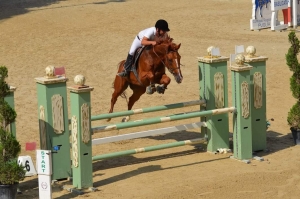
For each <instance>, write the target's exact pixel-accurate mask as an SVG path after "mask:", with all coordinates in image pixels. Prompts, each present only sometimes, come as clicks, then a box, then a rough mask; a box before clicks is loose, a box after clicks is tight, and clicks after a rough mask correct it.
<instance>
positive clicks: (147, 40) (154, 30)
mask: <svg viewBox="0 0 300 199" xmlns="http://www.w3.org/2000/svg"><path fill="white" fill-rule="evenodd" d="M168 31H170V29H169V27H168V22H167V21H165V20H163V19H160V20H158V21H157V22H156V23H155V27H151V28H147V29H145V30H142V31H141V32H139V34H138V35H137V36H136V37H135V39H134V40H133V42H132V44H131V48H130V50H129V53H128V56H127V59H126V62H125V64H124V70H123V71H122V72H121V73H118V74H117V75H118V76H120V77H126V76H127V75H128V74H129V71H130V68H131V66H132V62H133V54H134V52H135V51H136V49H138V48H139V47H142V46H147V45H153V46H154V45H155V44H156V41H153V40H154V36H155V35H156V36H159V37H162V36H164V35H165V33H166V32H168Z"/></svg>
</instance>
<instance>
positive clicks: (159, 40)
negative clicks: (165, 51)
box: [154, 34, 173, 44]
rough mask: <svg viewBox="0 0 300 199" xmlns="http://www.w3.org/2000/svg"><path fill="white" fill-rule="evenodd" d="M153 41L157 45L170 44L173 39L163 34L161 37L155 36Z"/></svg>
mask: <svg viewBox="0 0 300 199" xmlns="http://www.w3.org/2000/svg"><path fill="white" fill-rule="evenodd" d="M154 41H156V43H157V44H171V43H172V41H173V38H171V37H170V35H168V34H165V35H164V36H162V37H160V36H157V35H155V37H154Z"/></svg>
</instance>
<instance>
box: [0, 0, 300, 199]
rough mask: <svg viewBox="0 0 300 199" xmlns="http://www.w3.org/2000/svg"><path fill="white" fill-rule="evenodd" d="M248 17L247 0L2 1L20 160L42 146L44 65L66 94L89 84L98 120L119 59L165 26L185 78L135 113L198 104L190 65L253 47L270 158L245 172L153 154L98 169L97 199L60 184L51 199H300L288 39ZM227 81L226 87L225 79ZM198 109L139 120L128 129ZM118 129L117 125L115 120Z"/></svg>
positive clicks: (2, 47) (187, 155) (224, 163)
mask: <svg viewBox="0 0 300 199" xmlns="http://www.w3.org/2000/svg"><path fill="white" fill-rule="evenodd" d="M251 8H252V3H251V1H249V0H201V1H200V0H177V1H174V0H165V1H161V0H152V1H138V0H126V1H125V0H123V1H122V0H120V1H117V0H114V1H113V0H112V1H109V0H108V1H104V0H68V1H52V0H43V1H35V0H27V1H26V0H25V1H17V0H10V1H9V0H1V1H0V30H1V31H0V38H1V39H0V64H1V65H5V66H7V67H8V70H9V78H8V82H9V84H11V85H13V86H16V87H17V91H16V92H15V104H16V107H15V109H16V112H17V114H18V117H17V138H18V139H19V140H20V142H21V144H22V149H23V151H22V154H21V155H28V154H29V155H31V156H32V157H33V158H34V156H35V152H34V151H25V143H26V142H37V143H39V131H38V111H37V108H38V107H37V94H36V84H35V81H34V78H35V77H41V76H44V75H45V72H44V71H45V67H46V66H48V65H54V66H64V67H65V68H66V75H67V77H68V78H70V81H69V82H68V86H71V85H73V84H74V83H73V78H74V76H75V75H77V74H82V75H84V76H85V77H86V79H87V81H86V84H87V85H89V86H93V87H94V88H95V89H94V91H93V92H92V115H95V114H100V113H107V111H108V110H109V106H110V96H111V93H112V89H111V83H112V81H113V80H114V77H115V74H116V70H117V64H118V62H119V61H121V60H123V59H125V58H126V55H127V52H128V50H129V47H130V44H131V42H132V40H133V38H134V37H135V36H136V34H137V33H138V32H139V31H140V30H142V29H144V28H147V27H150V26H153V25H154V23H155V21H156V20H157V19H160V18H163V19H166V20H167V21H168V22H169V26H170V29H171V32H170V35H171V37H172V38H174V39H175V40H174V41H175V42H176V43H181V44H182V45H181V48H180V50H179V52H180V54H181V56H182V59H181V63H182V64H184V66H183V67H182V73H183V76H184V79H183V82H182V84H177V83H176V82H175V80H174V78H173V77H171V78H172V82H171V84H170V85H169V88H168V89H167V90H166V93H165V94H164V95H159V94H153V95H146V94H145V95H143V96H142V97H141V99H140V100H139V101H138V103H136V104H135V106H134V108H143V107H149V106H158V105H163V104H170V103H176V102H184V101H192V100H197V99H198V98H199V80H198V66H197V65H198V62H197V57H199V56H204V55H206V49H207V47H209V46H211V45H214V46H217V47H219V48H220V51H221V54H222V55H223V56H229V55H230V54H231V53H234V46H235V45H244V46H245V47H247V46H249V45H253V46H255V47H256V50H257V55H264V56H266V57H268V58H269V60H268V61H267V117H268V118H274V119H275V121H274V122H272V123H271V126H270V128H269V129H268V133H267V147H268V149H269V150H270V151H269V152H260V153H258V154H257V155H259V156H261V157H264V159H265V161H263V162H258V161H252V162H251V164H244V163H241V162H238V161H234V160H232V159H230V158H228V157H229V156H230V154H217V155H213V154H210V153H206V152H205V151H199V150H195V149H194V148H193V147H191V146H184V147H177V148H172V149H166V150H160V151H154V152H149V153H144V154H138V155H134V156H129V157H121V158H115V159H111V160H106V161H102V162H96V163H94V164H93V167H94V178H93V179H94V187H96V188H98V191H97V192H93V193H86V194H84V195H81V196H77V195H76V194H74V193H69V192H67V191H66V190H63V189H62V186H63V185H66V184H70V183H69V182H67V181H62V182H59V183H57V184H56V185H55V186H54V187H53V198H59V199H69V198H107V199H113V198H128V199H133V198H143V199H146V198H149V199H150V198H151V199H152V198H153V199H157V198H163V199H167V198H170V199H171V198H172V199H176V198H211V199H218V198H231V199H233V198H255V199H257V198H264V199H267V198H270V199H271V198H272V199H274V198H289V199H290V198H299V194H300V191H299V190H300V174H299V167H300V158H299V146H294V144H293V140H292V139H291V134H290V130H289V126H288V125H287V122H286V118H287V113H288V111H289V109H290V107H291V106H292V105H293V103H294V102H295V100H294V98H293V97H292V95H291V92H290V89H289V78H290V76H291V72H290V71H289V69H288V67H287V65H286V61H285V54H286V53H287V50H288V48H289V43H288V33H289V31H284V32H272V31H270V29H265V30H262V31H250V30H249V19H250V18H251ZM297 35H298V34H297ZM298 36H299V35H298ZM228 73H229V79H228V82H229V88H231V87H230V86H231V78H230V71H229V70H228ZM168 74H169V73H168ZM169 75H170V74H169ZM229 92H230V94H231V90H230V91H229ZM128 93H129V94H130V91H129V92H128ZM230 94H229V96H230ZM229 103H230V105H231V98H230V97H229ZM126 109H127V108H126V102H125V100H123V99H121V98H120V99H119V100H118V102H117V104H116V106H115V111H122V110H126ZM195 109H197V107H189V108H184V109H180V110H179V109H178V110H176V109H175V110H170V111H165V112H159V113H151V114H150V113H149V114H145V115H136V116H133V117H132V120H138V119H141V118H145V117H153V116H164V115H168V114H174V113H180V112H184V111H192V110H195ZM230 118H231V116H230ZM119 121H120V118H116V119H113V120H112V122H114V123H115V122H119ZM194 121H199V119H198V118H195V119H189V120H183V121H177V122H171V123H168V124H167V123H165V124H159V125H151V126H146V127H139V128H133V129H130V130H128V129H125V130H120V131H113V132H109V133H101V134H97V135H96V137H102V136H107V135H117V134H124V133H129V132H136V131H140V130H146V129H149V128H151V129H154V128H159V127H166V126H168V125H173V126H174V125H179V124H185V123H190V122H194ZM93 124H95V125H96V124H100V122H96V123H93ZM102 124H107V122H105V121H102ZM198 132H199V130H198V129H196V130H194V131H187V132H181V133H172V134H168V135H164V136H155V137H148V138H144V139H136V140H130V141H123V142H118V143H113V144H107V145H103V146H97V147H94V148H93V154H94V155H96V154H101V153H107V152H113V151H118V150H125V149H133V148H138V147H144V146H151V145H156V144H162V143H168V142H174V141H175V140H178V141H179V140H185V139H193V138H197V137H198V136H199V133H198ZM34 162H35V158H34ZM20 188H21V190H22V191H23V195H19V196H18V198H24V199H34V198H38V184H37V177H36V176H35V177H29V178H26V179H25V180H24V181H23V182H21V183H20Z"/></svg>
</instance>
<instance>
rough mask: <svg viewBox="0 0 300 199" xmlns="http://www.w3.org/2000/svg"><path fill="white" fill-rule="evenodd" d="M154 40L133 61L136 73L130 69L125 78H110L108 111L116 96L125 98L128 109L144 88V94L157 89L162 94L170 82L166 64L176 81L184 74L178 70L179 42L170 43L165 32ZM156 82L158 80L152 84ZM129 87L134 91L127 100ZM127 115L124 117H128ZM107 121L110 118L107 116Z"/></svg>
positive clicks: (122, 62)
mask: <svg viewBox="0 0 300 199" xmlns="http://www.w3.org/2000/svg"><path fill="white" fill-rule="evenodd" d="M155 40H156V41H157V44H156V45H155V46H147V47H145V49H144V50H143V51H142V53H141V55H140V57H139V60H138V61H137V63H136V65H137V68H136V72H137V76H136V75H135V74H134V73H133V72H132V71H131V72H130V74H129V75H128V76H127V77H126V78H122V77H119V76H117V75H116V78H115V81H114V82H113V88H114V92H113V94H112V98H111V107H110V110H109V113H112V112H113V108H114V105H115V103H116V101H117V99H118V97H119V96H121V97H123V98H126V101H127V105H128V110H131V108H132V107H133V105H134V103H135V102H136V101H138V100H139V98H140V97H141V95H143V94H144V93H145V92H146V91H147V94H153V93H154V92H155V91H157V92H158V93H160V94H164V92H165V89H167V86H168V85H169V84H170V82H171V79H170V78H169V77H168V76H167V75H166V70H165V68H167V69H168V70H169V72H170V73H171V74H172V75H173V76H174V77H175V80H176V82H177V83H178V84H180V83H181V82H182V79H183V76H182V74H181V70H180V58H181V56H180V55H179V53H178V49H179V48H180V45H181V44H178V45H177V44H175V43H173V42H172V41H173V39H172V38H170V37H169V36H168V35H167V36H166V37H164V38H156V39H155ZM124 63H125V60H123V61H121V62H120V63H119V64H118V72H121V71H122V70H123V67H124ZM155 84H158V86H157V87H155ZM128 86H129V87H130V88H131V90H132V91H133V94H132V95H131V96H130V97H129V101H128V100H127V96H126V93H125V90H126V89H127V87H128ZM128 120H129V116H127V117H126V118H123V120H122V121H123V122H124V121H128ZM107 121H110V119H108V120H107Z"/></svg>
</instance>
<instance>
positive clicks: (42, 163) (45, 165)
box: [36, 150, 52, 176]
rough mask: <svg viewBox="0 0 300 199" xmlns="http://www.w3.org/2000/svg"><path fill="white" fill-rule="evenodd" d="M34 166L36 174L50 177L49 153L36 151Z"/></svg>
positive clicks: (47, 151)
mask: <svg viewBox="0 0 300 199" xmlns="http://www.w3.org/2000/svg"><path fill="white" fill-rule="evenodd" d="M36 164H37V172H38V174H41V175H49V176H51V175H52V169H51V151H49V150H36Z"/></svg>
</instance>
